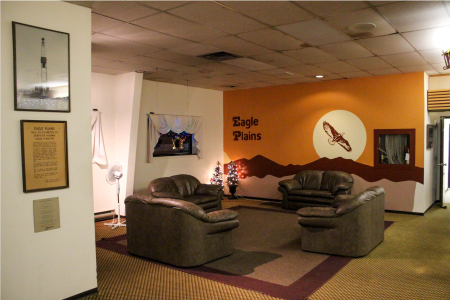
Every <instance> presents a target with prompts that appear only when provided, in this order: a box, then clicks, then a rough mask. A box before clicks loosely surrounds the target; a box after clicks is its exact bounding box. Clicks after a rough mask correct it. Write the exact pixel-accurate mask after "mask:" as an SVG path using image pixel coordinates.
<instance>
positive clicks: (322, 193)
mask: <svg viewBox="0 0 450 300" xmlns="http://www.w3.org/2000/svg"><path fill="white" fill-rule="evenodd" d="M291 195H295V196H305V197H318V198H327V199H334V196H333V194H332V193H331V192H329V191H316V190H294V191H290V192H289V196H291Z"/></svg>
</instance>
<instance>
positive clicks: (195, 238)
mask: <svg viewBox="0 0 450 300" xmlns="http://www.w3.org/2000/svg"><path fill="white" fill-rule="evenodd" d="M125 207H126V211H127V242H128V243H127V249H128V252H129V253H131V254H135V255H138V256H142V257H146V258H149V259H153V260H156V261H160V262H163V263H168V264H171V265H174V266H178V267H193V266H199V265H203V264H205V263H207V262H209V261H212V260H216V259H219V258H222V257H224V256H227V255H231V254H232V253H233V246H232V243H231V230H232V229H234V228H236V227H238V226H239V221H238V220H237V219H236V217H237V215H238V213H237V212H235V211H232V210H229V209H224V210H219V211H214V212H210V213H205V211H204V210H203V209H202V208H201V207H200V206H198V205H196V204H194V203H191V202H187V201H183V200H175V199H162V198H152V197H151V196H145V195H132V196H128V197H127V198H126V199H125Z"/></svg>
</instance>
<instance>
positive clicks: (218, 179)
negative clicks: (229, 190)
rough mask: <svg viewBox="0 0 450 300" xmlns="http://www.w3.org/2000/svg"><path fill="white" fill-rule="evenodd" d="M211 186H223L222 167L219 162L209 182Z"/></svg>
mask: <svg viewBox="0 0 450 300" xmlns="http://www.w3.org/2000/svg"><path fill="white" fill-rule="evenodd" d="M210 183H211V184H219V185H221V186H223V173H222V167H221V166H220V162H217V166H216V167H215V168H214V173H213V175H212V177H211V180H210Z"/></svg>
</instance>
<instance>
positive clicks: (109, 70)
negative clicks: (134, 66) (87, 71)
mask: <svg viewBox="0 0 450 300" xmlns="http://www.w3.org/2000/svg"><path fill="white" fill-rule="evenodd" d="M91 72H94V73H101V74H109V75H118V74H124V73H128V71H124V70H119V69H113V68H107V67H101V66H92V67H91Z"/></svg>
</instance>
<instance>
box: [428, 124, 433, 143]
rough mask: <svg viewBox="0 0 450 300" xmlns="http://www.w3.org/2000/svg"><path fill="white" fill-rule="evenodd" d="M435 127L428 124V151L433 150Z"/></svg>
mask: <svg viewBox="0 0 450 300" xmlns="http://www.w3.org/2000/svg"><path fill="white" fill-rule="evenodd" d="M433 138H434V126H433V125H430V124H427V149H432V148H433Z"/></svg>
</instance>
